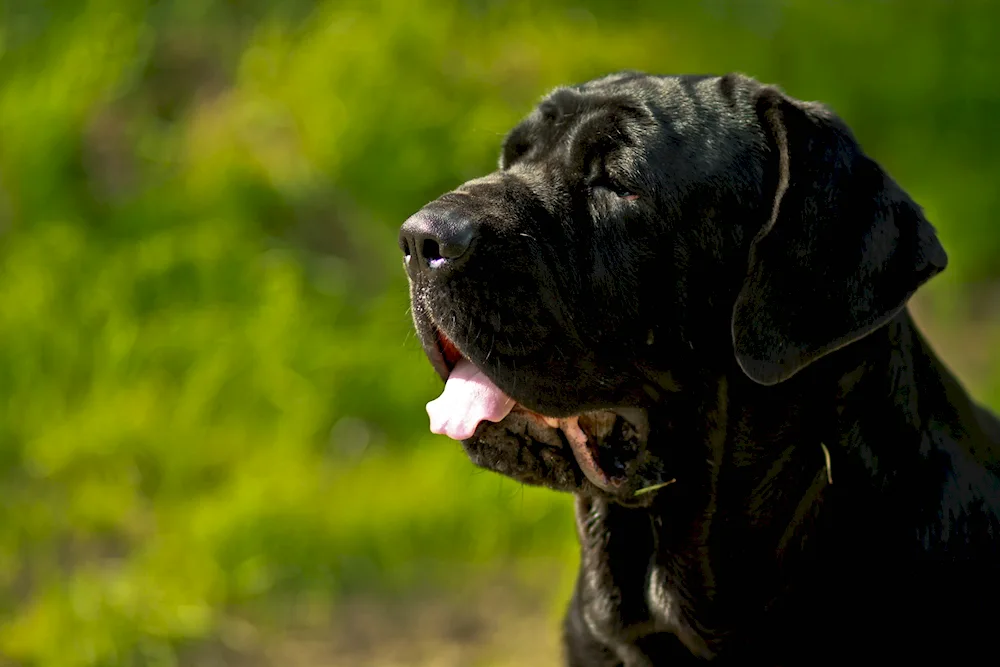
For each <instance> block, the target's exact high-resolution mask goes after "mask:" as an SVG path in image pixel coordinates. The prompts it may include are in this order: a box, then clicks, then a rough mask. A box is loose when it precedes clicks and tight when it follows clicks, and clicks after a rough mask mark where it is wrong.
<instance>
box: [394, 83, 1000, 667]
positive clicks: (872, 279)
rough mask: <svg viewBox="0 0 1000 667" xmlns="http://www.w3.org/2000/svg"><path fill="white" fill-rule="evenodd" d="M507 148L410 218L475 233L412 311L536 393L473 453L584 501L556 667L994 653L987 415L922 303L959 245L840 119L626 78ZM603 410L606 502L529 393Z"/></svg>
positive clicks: (991, 428) (999, 435)
mask: <svg viewBox="0 0 1000 667" xmlns="http://www.w3.org/2000/svg"><path fill="white" fill-rule="evenodd" d="M501 155H502V157H501V160H500V167H499V169H498V170H497V171H496V172H494V173H492V174H490V175H488V176H486V177H483V178H481V179H477V180H474V181H470V182H469V183H466V184H464V185H462V186H461V187H459V188H458V189H457V190H456V191H454V192H452V193H448V194H446V195H444V196H442V197H441V198H440V199H438V200H436V201H434V202H432V203H430V204H428V205H427V207H425V208H424V209H423V210H422V211H421V213H420V214H419V215H421V216H423V218H422V219H423V220H434V221H437V222H435V224H438V225H439V226H440V229H441V230H443V231H441V233H442V234H450V235H451V236H452V237H455V238H458V237H459V236H460V238H461V241H462V243H461V246H460V247H461V248H462V249H463V252H462V254H461V255H460V256H458V253H455V255H456V256H455V257H449V258H447V261H440V262H438V263H437V265H436V268H435V269H433V270H417V269H415V268H413V267H414V263H413V262H412V261H410V259H409V258H408V264H407V265H408V268H409V273H410V278H411V281H410V285H411V300H412V305H413V314H414V321H415V323H416V327H417V330H418V332H419V334H420V337H421V340H422V342H423V344H424V348H425V350H426V351H427V354H428V356H429V357H430V359H431V361H432V362H433V364H434V366H435V368H436V369H437V370H438V372H439V373H440V374H441V375H442V377H443V378H444V377H447V374H448V371H449V364H450V362H449V360H448V359H447V358H446V355H445V354H444V353H443V351H442V347H441V343H440V338H439V337H438V332H440V333H441V334H443V336H445V337H446V338H447V339H449V340H450V341H452V342H454V344H455V345H456V346H457V348H458V349H459V350H460V351H461V353H462V354H463V355H464V356H466V357H467V358H468V359H470V360H471V361H472V362H473V363H474V364H476V365H477V366H478V367H479V368H480V369H482V370H483V371H484V372H485V373H486V374H487V375H488V376H489V377H490V378H491V379H492V380H493V382H494V383H495V384H496V385H497V386H498V387H500V388H501V389H502V390H503V391H504V392H506V393H507V394H508V395H510V396H511V397H513V398H514V399H515V400H516V401H517V402H518V403H519V404H520V405H521V406H523V408H525V409H526V410H521V409H515V411H514V412H512V413H511V414H510V416H508V417H507V418H506V419H505V420H504V421H502V422H500V423H496V424H494V423H490V422H483V423H482V424H480V426H479V427H478V429H477V431H476V433H475V435H474V436H473V437H472V438H470V439H468V440H466V441H465V442H464V443H463V445H464V447H465V449H466V451H467V452H468V454H469V456H470V457H471V459H472V460H473V461H474V462H475V463H476V464H478V465H480V466H483V467H486V468H489V469H492V470H495V471H497V472H501V473H503V474H506V475H509V476H511V477H513V478H515V479H519V480H522V481H524V482H527V483H531V484H540V485H545V486H549V487H551V488H553V489H559V490H564V491H570V492H573V493H575V494H576V506H577V523H578V533H579V536H580V541H581V567H580V573H579V579H578V583H577V587H576V591H575V593H574V596H573V599H572V601H571V604H570V608H569V612H568V614H567V617H566V623H565V640H566V657H567V663H568V664H569V665H573V666H580V667H583V666H588V667H598V666H613V665H625V666H628V667H638V666H642V665H665V664H686V663H689V662H697V661H701V660H708V659H714V660H716V661H722V662H730V663H738V664H770V665H816V664H835V663H837V664H840V663H844V662H848V661H850V662H852V663H856V662H859V661H860V662H870V661H873V660H892V661H893V662H902V661H904V660H909V659H920V660H922V661H924V660H928V659H948V660H949V661H950V662H976V663H978V662H986V661H990V662H992V661H995V657H994V658H987V657H985V656H987V655H989V653H991V652H992V651H993V645H994V644H995V643H996V640H995V639H994V637H995V634H994V633H995V632H996V631H997V630H998V628H1000V624H998V621H1000V611H998V609H1000V605H998V604H997V601H998V599H1000V572H998V562H1000V479H998V473H1000V421H998V420H997V418H996V417H994V416H993V415H991V414H990V413H988V412H987V411H986V410H985V409H983V408H981V407H979V406H978V405H976V404H975V403H974V402H973V401H972V400H971V399H970V398H969V397H968V395H967V394H966V392H965V391H964V390H963V389H962V387H961V386H960V385H959V383H958V382H957V381H956V380H955V379H954V378H953V377H952V375H951V374H950V373H949V372H948V370H947V369H946V368H945V367H944V365H943V364H942V363H941V361H939V359H938V358H937V357H936V355H935V354H934V352H933V351H932V350H931V349H930V347H929V346H928V345H927V343H926V342H925V341H924V340H923V338H922V337H921V335H920V333H919V332H918V330H917V329H916V327H915V326H914V324H913V322H912V321H911V319H910V316H909V313H908V311H907V309H906V307H905V304H906V301H907V299H908V298H909V297H910V295H912V293H913V292H914V291H915V290H916V289H917V288H918V287H919V286H920V285H921V284H923V283H924V282H925V281H926V280H928V279H929V278H930V277H932V276H933V275H934V274H936V273H937V272H939V271H941V270H942V269H943V268H944V267H945V264H946V257H945V253H944V250H943V249H942V248H941V246H940V244H939V243H938V241H937V238H936V236H935V233H934V229H933V227H932V226H931V225H930V223H928V222H927V220H926V219H925V218H924V216H923V213H922V212H921V210H920V208H919V207H918V206H917V205H916V204H915V203H914V202H913V201H912V200H911V199H910V198H909V197H908V196H907V195H906V193H905V192H903V190H902V189H901V188H900V187H899V186H898V185H897V184H896V183H895V182H894V181H893V180H892V179H891V178H890V177H889V176H888V175H887V174H886V173H885V172H884V171H883V170H882V169H881V168H880V167H879V166H878V165H877V164H876V163H875V162H874V161H872V160H871V159H870V158H869V157H868V156H866V155H865V154H864V152H863V151H862V149H861V148H860V147H859V145H858V143H857V141H856V140H855V138H854V137H853V136H852V134H851V132H850V131H849V130H848V129H847V127H846V126H845V125H844V123H843V122H842V121H840V120H839V119H838V118H837V117H836V116H835V115H833V114H832V113H831V112H830V111H829V110H827V109H826V108H824V107H822V106H820V105H818V104H815V103H803V102H799V101H797V100H793V99H791V98H790V97H788V96H786V95H784V94H783V93H781V92H780V91H778V90H777V89H775V88H773V87H768V86H763V85H761V84H759V83H757V82H755V81H753V80H752V79H749V78H746V77H743V76H740V75H728V76H725V77H721V78H720V77H700V76H699V77H684V76H682V77H652V76H645V75H640V74H635V73H624V74H619V75H614V76H610V77H607V78H604V79H599V80H596V81H592V82H589V83H586V84H583V85H580V86H575V87H571V88H563V89H559V90H557V91H555V92H553V93H552V94H551V95H549V96H548V97H547V98H546V100H544V101H543V102H542V103H541V104H540V105H539V107H538V109H537V110H536V111H535V112H533V113H532V114H531V115H530V116H529V117H528V118H527V119H525V120H524V121H523V122H522V123H521V124H520V125H518V126H517V127H516V128H514V130H512V131H511V133H510V135H509V136H508V138H507V140H506V142H505V143H504V147H503V150H502V153H501ZM405 231H406V226H404V233H405ZM408 243H409V241H407V240H406V239H403V243H402V245H403V247H404V251H406V250H408V249H410V245H408ZM456 247H459V246H456ZM594 410H597V411H610V413H611V414H613V415H616V417H614V419H612V420H611V421H610V422H609V424H614V425H615V426H613V427H611V428H609V430H607V431H606V432H605V433H604V434H603V435H601V436H594V435H593V434H592V439H594V440H595V441H596V442H595V445H596V447H597V449H598V451H599V453H600V457H599V460H600V461H601V465H602V466H603V467H606V468H611V469H613V472H616V473H617V474H620V475H622V476H623V477H624V478H625V479H626V482H625V483H624V484H622V485H621V486H619V487H617V488H616V489H614V490H613V491H610V492H609V491H606V490H602V489H600V488H598V487H597V486H595V485H594V484H592V483H591V482H590V481H588V479H587V478H586V476H585V475H584V474H583V473H582V472H581V468H580V466H579V465H578V464H577V463H576V461H575V460H574V458H573V456H572V454H571V453H570V452H569V448H568V447H567V446H566V443H565V438H564V437H563V435H562V434H561V432H560V431H558V430H556V429H551V428H548V427H545V426H544V425H540V424H539V423H538V422H537V421H534V420H533V419H532V416H531V414H530V412H527V411H534V412H536V413H540V414H542V415H547V416H551V417H566V416H570V415H580V414H582V413H587V412H588V411H594ZM636 434H641V437H639V436H637V435H636ZM827 455H829V464H828V462H827ZM671 479H676V481H675V482H673V483H671V484H669V485H666V486H663V487H662V488H659V489H658V490H656V491H653V492H651V493H646V494H640V495H636V492H637V491H640V490H642V489H644V488H647V487H650V486H653V485H657V484H662V483H664V482H668V481H670V480H671ZM831 480H832V484H831ZM487 529H488V528H485V527H484V530H487Z"/></svg>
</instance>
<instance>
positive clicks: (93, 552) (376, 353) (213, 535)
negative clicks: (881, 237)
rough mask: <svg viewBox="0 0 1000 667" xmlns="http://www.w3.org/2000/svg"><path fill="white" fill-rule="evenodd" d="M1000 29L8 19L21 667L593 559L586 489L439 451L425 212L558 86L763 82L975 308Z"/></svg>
mask: <svg viewBox="0 0 1000 667" xmlns="http://www.w3.org/2000/svg"><path fill="white" fill-rule="evenodd" d="M998 20H1000V5H995V4H993V3H989V2H979V3H974V2H967V3H938V2H930V1H928V2H917V1H907V2H887V1H883V2H844V3H828V2H816V1H815V0H796V1H791V2H778V1H775V2H756V3H743V2H740V3H737V2H726V1H723V0H715V1H711V2H704V3H663V2H659V1H656V0H648V1H636V0H631V1H630V0H617V1H615V2H611V1H606V2H592V3H581V2H566V1H559V2H547V3H534V2H527V1H515V0H509V1H501V0H467V1H466V2H458V1H445V0H441V1H438V2H432V1H430V0H380V1H376V2H362V1H351V0H343V1H328V2H319V3H312V2H305V1H304V0H295V1H286V2H282V3H269V2H264V1H263V0H257V1H253V0H244V1H241V2H235V1H230V2H223V1H216V2H210V1H208V0H198V1H196V0H176V1H173V2H169V1H161V2H149V3H142V2H131V1H129V0H93V1H91V2H69V1H67V2H50V1H41V0H38V1H34V2H33V1H31V0H25V1H20V0H13V2H11V0H8V2H6V3H2V4H0V233H2V237H0V399H2V400H0V655H5V656H8V657H9V659H11V660H13V661H15V662H16V663H17V664H26V665H27V664H32V665H45V666H53V667H55V666H59V667H75V666H77V665H80V666H83V665H119V664H120V665H145V664H150V665H153V664H164V665H167V664H173V663H174V661H175V653H174V647H176V646H177V645H178V643H179V642H184V641H186V640H196V639H198V638H202V637H208V636H211V635H212V634H213V633H214V632H215V630H216V627H217V624H218V622H219V620H220V618H221V617H222V615H223V614H224V613H225V610H226V609H227V608H231V607H233V606H234V605H241V604H248V603H255V602H257V603H261V604H268V601H273V600H277V599H280V598H282V596H288V595H299V594H309V595H311V596H314V597H318V598H319V599H323V600H335V599H336V598H337V597H338V596H340V595H343V594H346V593H352V592H359V591H361V592H365V591H391V590H401V589H406V588H408V587H411V586H414V585H418V584H426V583H427V582H428V581H435V582H439V583H445V584H447V583H452V584H454V583H455V582H456V581H457V580H458V579H459V578H460V575H459V574H456V573H458V572H465V571H466V570H467V569H468V568H471V571H473V572H474V571H476V569H477V568H491V567H496V566H497V565H498V564H510V563H514V564H517V563H522V562H523V563H528V564H529V565H528V566H527V567H530V563H531V562H533V560H532V559H544V558H551V559H555V560H558V561H563V562H565V563H567V568H566V569H567V571H568V572H569V571H570V570H571V567H570V566H571V565H572V564H573V560H574V558H575V555H574V554H575V546H574V538H573V532H572V521H571V518H570V515H571V512H570V508H569V499H568V498H566V497H563V496H560V495H557V494H554V493H550V492H545V491H539V490H536V489H526V488H522V487H520V486H518V485H515V484H513V483H511V482H508V481H505V480H503V479H501V478H500V477H498V476H495V475H487V474H481V473H478V472H476V471H475V470H474V469H473V468H472V467H471V465H469V464H468V463H467V461H466V460H465V458H464V456H463V454H462V452H461V451H460V448H459V447H457V446H456V445H455V444H454V443H451V442H450V441H446V440H444V439H443V438H437V437H433V436H430V435H429V434H427V431H426V417H425V415H424V412H423V404H424V403H425V402H426V401H427V400H429V399H430V398H432V397H433V395H434V393H435V392H436V391H437V390H438V389H439V384H438V382H437V380H436V378H435V377H434V376H433V373H432V372H431V371H430V368H429V366H428V365H427V363H426V362H425V360H424V359H423V357H422V355H421V353H420V351H419V346H418V345H417V344H416V342H415V341H414V339H413V336H412V335H411V334H410V333H409V330H410V323H409V319H408V314H407V302H406V288H405V279H404V277H403V273H402V271H401V268H400V265H399V258H398V256H397V255H398V250H397V249H396V244H395V233H396V229H397V227H398V225H399V223H400V222H401V221H402V220H403V219H404V218H405V217H406V216H407V215H408V214H409V213H410V212H412V211H414V210H416V209H417V208H419V207H420V206H421V205H422V204H423V203H424V202H425V201H427V200H429V199H431V198H433V197H435V196H437V195H438V194H440V193H441V192H443V191H445V190H448V189H450V188H452V187H454V186H455V185H456V184H458V183H460V182H462V181H463V180H466V179H468V178H470V177H473V176H476V175H480V174H482V173H484V172H486V171H489V170H491V169H492V168H493V165H494V164H495V160H496V154H497V148H498V146H499V142H500V140H501V138H502V136H503V134H504V133H505V132H506V130H508V129H509V128H510V127H511V126H512V125H513V124H514V123H515V122H516V120H517V119H518V118H519V117H520V116H522V115H523V114H524V113H526V112H527V111H528V110H529V109H530V107H531V105H532V104H533V102H534V101H535V100H537V99H538V98H539V97H540V96H541V95H542V94H543V93H544V92H545V91H546V90H547V89H549V88H550V87H552V86H555V85H558V84H562V83H571V82H575V81H581V80H585V79H588V78H591V77H593V76H597V75H600V74H603V73H606V72H609V71H614V70H618V69H623V68H632V69H640V70H646V71H650V72H657V73H670V72H724V71H728V70H739V71H743V72H746V73H749V74H752V75H754V76H756V77H758V78H760V79H762V80H765V81H769V82H776V83H779V84H781V85H782V86H783V87H784V88H785V89H786V90H787V91H788V92H789V93H791V94H793V95H795V96H797V97H801V98H809V99H822V100H824V101H826V102H828V103H829V104H830V105H831V106H832V107H833V108H834V109H835V110H837V111H838V112H839V113H840V114H841V115H842V116H843V117H844V118H845V119H846V120H847V121H848V123H849V124H850V125H851V126H852V127H853V128H854V129H855V131H856V133H857V135H858V137H859V138H860V140H861V141H862V143H863V144H864V145H865V147H866V148H867V150H868V151H869V152H870V153H871V154H873V155H874V156H875V157H876V158H877V159H879V160H880V161H881V162H882V163H883V164H884V165H885V166H887V168H888V169H889V170H890V171H891V172H892V173H893V174H894V175H895V176H896V178H897V179H898V180H899V181H900V182H901V183H902V184H903V185H904V187H905V188H906V189H907V190H908V191H909V192H910V193H911V194H912V195H913V196H914V198H915V199H917V201H919V202H921V203H922V204H923V205H924V206H925V208H926V209H927V211H928V214H929V217H930V218H931V219H932V220H933V221H934V223H935V224H936V225H937V226H938V228H939V231H940V233H941V236H942V238H943V240H944V242H945V245H946V247H947V248H948V250H949V252H950V255H951V259H952V265H951V267H950V268H949V270H948V271H947V272H946V273H945V274H944V276H942V278H940V279H938V281H936V282H937V286H936V288H935V289H936V291H937V292H939V293H940V295H941V297H940V299H941V300H942V301H951V300H953V299H954V298H955V295H956V294H959V293H961V292H962V290H963V289H965V288H966V287H969V286H970V285H979V284H982V283H988V282H995V281H996V280H997V279H998V278H1000V265H998V264H997V262H996V261H995V258H996V257H997V256H998V254H1000V233H998V231H997V229H996V220H997V218H998V214H1000V188H997V187H996V184H997V182H998V179H1000V127H998V125H997V123H996V121H997V119H998V118H1000V88H998V87H997V86H996V74H997V64H998V63H1000V42H998V40H997V39H996V37H995V26H996V25H997V21H998ZM995 370H996V372H994V374H993V377H994V378H1000V369H995ZM984 392H986V395H987V396H989V397H991V398H992V399H993V402H994V404H997V403H1000V381H994V382H993V384H992V385H988V386H987V387H986V388H985V389H984ZM472 576H474V575H472ZM569 576H571V574H570V575H569Z"/></svg>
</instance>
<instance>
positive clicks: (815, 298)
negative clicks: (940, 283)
mask: <svg viewBox="0 0 1000 667" xmlns="http://www.w3.org/2000/svg"><path fill="white" fill-rule="evenodd" d="M756 105H757V109H756V111H757V115H758V117H759V118H760V121H761V123H762V125H763V127H764V130H765V132H766V133H767V134H768V135H769V137H770V141H771V145H772V147H773V149H774V150H775V151H776V152H777V158H778V159H777V162H778V165H777V168H778V170H779V173H778V178H777V183H778V185H777V191H776V193H775V198H774V206H773V209H772V214H771V218H770V220H769V221H768V222H767V223H766V224H765V225H764V227H763V228H762V229H761V230H760V232H759V233H758V234H757V236H756V238H755V239H754V241H753V244H752V246H751V248H750V264H749V269H748V272H747V278H746V282H745V283H744V284H743V288H742V290H741V291H740V293H739V296H738V297H737V299H736V304H735V306H734V308H733V322H732V326H733V332H732V333H733V344H734V347H735V350H736V359H737V361H738V362H739V364H740V367H741V368H742V369H743V371H744V372H745V373H746V374H747V375H748V376H749V377H750V378H751V379H753V380H754V381H756V382H759V383H760V384H764V385H771V384H776V383H778V382H781V381H783V380H787V379H788V378H789V377H791V376H792V375H794V374H795V373H797V372H798V371H800V370H801V369H802V368H804V367H805V366H807V365H808V364H810V363H812V362H813V361H815V360H816V359H819V358H820V357H822V356H823V355H826V354H829V353H830V352H833V351H835V350H837V349H839V348H841V347H843V346H845V345H848V344H849V343H852V342H854V341H856V340H858V339H859V338H862V337H864V336H866V335H868V334H870V333H871V332H872V331H874V330H875V329H877V328H879V327H880V326H882V325H883V324H885V323H886V322H887V321H889V320H890V319H891V318H892V317H893V316H894V315H895V314H896V313H898V312H899V311H900V310H902V308H903V307H904V306H905V304H906V301H907V299H909V297H910V295H911V294H913V292H914V291H915V290H916V289H917V288H918V287H919V286H920V285H922V284H923V283H924V282H925V281H927V280H928V279H929V278H930V277H931V276H933V275H935V274H936V273H938V272H939V271H941V270H942V269H944V268H945V265H946V264H947V262H948V258H947V256H946V255H945V252H944V249H943V248H942V247H941V244H940V243H939V242H938V240H937V236H936V235H935V232H934V228H933V227H932V226H931V224H930V223H929V222H927V220H926V219H925V218H924V216H923V213H922V212H921V210H920V207H919V206H917V204H916V203H914V202H913V200H912V199H910V197H909V196H908V195H907V194H906V193H905V192H903V190H902V189H901V188H900V187H899V186H898V185H897V184H896V182H895V181H893V180H892V178H890V177H889V176H888V174H886V173H885V172H884V171H883V170H882V168H881V167H879V166H878V165H877V164H876V163H875V162H874V161H873V160H871V159H870V158H869V157H868V156H866V155H865V154H864V153H863V152H862V150H861V148H860V147H859V146H858V144H857V141H856V140H855V139H854V136H853V135H852V134H851V131H850V130H849V129H848V128H847V126H846V125H844V123H843V122H842V121H841V120H840V119H839V118H837V117H836V116H835V115H834V114H833V113H831V112H830V111H828V110H827V109H826V108H825V107H823V106H821V105H819V104H815V103H804V102H799V101H797V100H792V99H790V98H788V97H786V96H785V95H784V94H783V93H781V92H780V91H778V90H777V89H774V88H770V87H765V88H761V90H760V91H759V93H758V96H757V98H756Z"/></svg>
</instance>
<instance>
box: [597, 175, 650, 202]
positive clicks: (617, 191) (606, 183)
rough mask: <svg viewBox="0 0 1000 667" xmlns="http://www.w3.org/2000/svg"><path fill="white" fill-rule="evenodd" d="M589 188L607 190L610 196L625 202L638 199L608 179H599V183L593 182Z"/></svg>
mask: <svg viewBox="0 0 1000 667" xmlns="http://www.w3.org/2000/svg"><path fill="white" fill-rule="evenodd" d="M591 187H592V188H595V189H596V188H601V189H603V190H607V191H609V192H611V193H612V194H614V195H616V196H618V197H619V198H621V199H624V200H625V201H635V200H637V199H638V198H639V195H637V194H635V193H634V192H632V191H631V190H629V189H628V188H627V187H625V186H623V185H619V184H618V183H614V182H612V181H610V180H608V179H601V180H599V181H595V182H594V183H593V184H591Z"/></svg>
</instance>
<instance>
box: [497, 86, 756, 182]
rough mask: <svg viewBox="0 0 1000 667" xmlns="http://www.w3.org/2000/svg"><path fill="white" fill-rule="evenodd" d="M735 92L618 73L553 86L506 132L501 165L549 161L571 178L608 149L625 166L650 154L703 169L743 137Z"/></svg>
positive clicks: (743, 115)
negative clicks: (545, 95)
mask: <svg viewBox="0 0 1000 667" xmlns="http://www.w3.org/2000/svg"><path fill="white" fill-rule="evenodd" d="M741 97H742V96H741V95H740V93H739V91H734V90H733V89H732V88H727V86H726V84H725V83H724V81H723V80H722V79H720V78H719V77H714V76H683V77H654V76H647V75H638V74H628V73H625V74H618V75H613V76H610V77H606V78H604V79H597V80H595V81H591V82H588V83H585V84H582V85H579V86H573V87H567V88H558V89H556V90H555V91H553V92H552V93H550V94H549V95H548V96H547V97H546V98H545V99H544V100H542V102H541V103H540V104H539V105H538V107H537V108H536V109H535V110H534V111H533V112H532V113H531V114H530V115H529V116H528V117H527V118H526V119H525V120H524V121H522V122H521V123H520V124H519V125H518V126H517V127H515V128H514V129H513V130H512V131H511V132H510V134H509V135H508V136H507V139H506V141H505V142H504V146H503V151H502V154H501V158H500V168H501V169H508V168H510V167H511V166H513V165H515V164H517V163H532V162H547V163H552V162H553V161H556V162H559V163H560V164H561V165H562V166H563V168H564V169H566V173H567V175H569V176H570V177H572V175H574V174H576V175H584V174H585V173H586V172H587V170H588V168H589V167H590V166H591V165H592V164H593V161H594V160H595V159H596V158H598V157H604V156H607V155H609V154H614V156H615V157H617V158H619V162H620V166H621V167H622V168H626V169H627V168H628V166H629V165H633V164H637V163H639V162H640V161H644V160H643V159H644V158H649V157H656V158H657V159H658V160H660V161H663V160H665V161H666V162H667V163H669V162H671V161H673V160H677V161H680V162H683V164H684V165H686V166H687V167H693V168H694V169H695V170H698V165H699V164H704V166H705V167H710V166H711V163H713V162H716V161H717V160H718V158H720V157H722V156H721V155H720V151H721V152H728V151H729V149H733V148H737V146H736V144H739V143H741V141H740V139H738V138H737V137H739V136H740V135H741V134H744V135H745V129H746V126H747V123H748V122H749V121H750V119H748V117H747V106H746V105H745V104H743V100H742V99H741ZM661 163H662V162H661Z"/></svg>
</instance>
